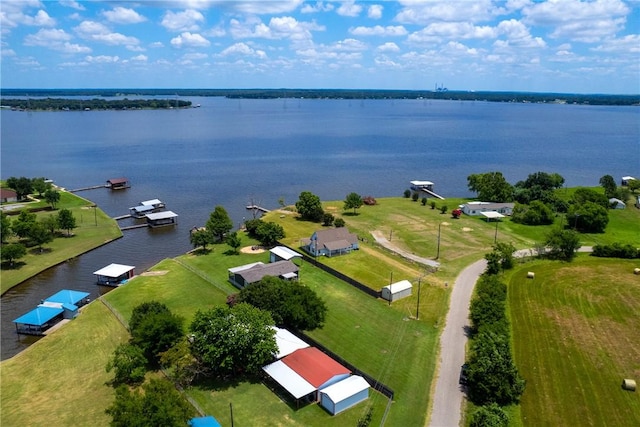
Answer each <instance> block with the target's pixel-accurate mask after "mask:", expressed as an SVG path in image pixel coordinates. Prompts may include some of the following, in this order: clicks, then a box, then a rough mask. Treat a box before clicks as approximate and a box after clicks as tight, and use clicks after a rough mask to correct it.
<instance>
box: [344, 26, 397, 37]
mask: <svg viewBox="0 0 640 427" xmlns="http://www.w3.org/2000/svg"><path fill="white" fill-rule="evenodd" d="M349 33H351V34H353V35H354V36H406V35H407V30H406V28H404V27H403V26H402V25H394V26H387V27H383V26H381V25H376V26H375V27H355V28H349Z"/></svg>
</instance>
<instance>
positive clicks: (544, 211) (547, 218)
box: [511, 200, 554, 225]
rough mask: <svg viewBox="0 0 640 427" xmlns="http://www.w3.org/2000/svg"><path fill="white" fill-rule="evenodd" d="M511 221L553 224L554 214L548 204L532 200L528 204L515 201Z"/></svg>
mask: <svg viewBox="0 0 640 427" xmlns="http://www.w3.org/2000/svg"><path fill="white" fill-rule="evenodd" d="M511 221H513V222H517V223H519V224H525V225H549V224H553V221H554V214H553V210H552V209H551V207H549V205H547V204H545V203H543V202H541V201H539V200H533V201H532V202H530V203H529V204H528V205H525V204H521V203H516V204H515V206H514V207H513V213H512V214H511Z"/></svg>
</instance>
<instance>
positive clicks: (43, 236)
mask: <svg viewBox="0 0 640 427" xmlns="http://www.w3.org/2000/svg"><path fill="white" fill-rule="evenodd" d="M27 237H28V238H29V240H30V241H31V243H32V244H34V245H36V246H37V247H38V249H39V250H40V252H42V251H43V248H42V245H44V244H45V243H49V242H51V241H52V240H53V234H51V233H50V232H49V230H47V228H46V227H45V226H44V225H43V224H42V223H39V222H34V223H33V225H31V228H29V232H28V233H27Z"/></svg>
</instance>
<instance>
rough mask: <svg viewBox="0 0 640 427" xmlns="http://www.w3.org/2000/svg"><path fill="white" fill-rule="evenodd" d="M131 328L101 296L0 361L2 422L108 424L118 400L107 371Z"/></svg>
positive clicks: (0, 420)
mask: <svg viewBox="0 0 640 427" xmlns="http://www.w3.org/2000/svg"><path fill="white" fill-rule="evenodd" d="M128 338H129V334H128V332H127V330H126V329H125V328H124V327H123V326H122V325H121V324H120V323H119V322H118V321H117V319H116V318H115V317H114V316H113V315H112V314H111V313H110V312H109V310H108V309H107V308H106V307H105V306H104V305H103V304H102V303H100V302H99V301H94V302H93V303H91V304H89V305H88V306H86V307H85V308H83V309H82V311H81V313H80V315H79V316H78V317H77V318H76V319H75V320H73V321H71V322H69V323H67V324H66V325H64V326H62V327H61V328H60V329H58V330H57V331H55V332H53V333H52V334H51V335H49V336H47V337H44V338H42V339H41V340H40V341H38V342H37V343H36V344H34V345H32V346H31V347H29V348H28V349H26V350H24V351H23V352H21V353H20V354H18V355H16V356H14V357H12V358H11V359H8V360H5V361H3V362H2V363H1V364H0V367H1V369H2V396H1V400H0V402H1V406H2V411H1V416H0V425H3V426H20V425H23V426H24V425H30V426H47V425H60V426H63V425H75V426H100V425H103V426H104V425H108V424H109V420H110V417H109V416H108V415H107V414H105V413H104V410H105V409H106V408H107V406H109V405H110V404H111V402H112V401H113V390H112V389H111V388H110V387H108V386H107V385H105V383H106V382H107V381H109V380H110V379H111V378H112V377H113V374H108V373H107V372H106V371H105V366H106V364H107V361H108V360H109V358H110V357H111V356H112V353H113V351H114V350H115V348H116V347H117V346H118V345H119V344H120V343H123V342H125V341H126V340H128Z"/></svg>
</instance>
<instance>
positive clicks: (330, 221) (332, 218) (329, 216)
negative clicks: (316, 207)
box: [322, 212, 336, 227]
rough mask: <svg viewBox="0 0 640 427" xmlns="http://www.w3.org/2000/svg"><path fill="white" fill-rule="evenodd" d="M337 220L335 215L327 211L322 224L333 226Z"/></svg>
mask: <svg viewBox="0 0 640 427" xmlns="http://www.w3.org/2000/svg"><path fill="white" fill-rule="evenodd" d="M335 220H336V217H335V216H333V214H332V213H330V212H325V213H324V215H323V216H322V225H323V226H325V227H331V226H332V225H333V222H334V221H335Z"/></svg>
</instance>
